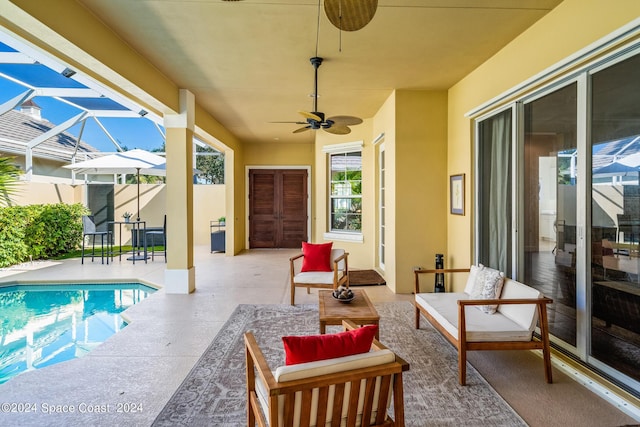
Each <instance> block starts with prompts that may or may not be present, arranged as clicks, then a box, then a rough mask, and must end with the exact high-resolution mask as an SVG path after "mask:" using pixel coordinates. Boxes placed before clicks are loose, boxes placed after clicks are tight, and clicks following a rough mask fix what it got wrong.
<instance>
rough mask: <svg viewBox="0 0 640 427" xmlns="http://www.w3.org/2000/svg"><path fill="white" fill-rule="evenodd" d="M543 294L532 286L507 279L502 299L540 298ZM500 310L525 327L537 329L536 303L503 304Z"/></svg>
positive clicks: (503, 287) (499, 307) (531, 329)
mask: <svg viewBox="0 0 640 427" xmlns="http://www.w3.org/2000/svg"><path fill="white" fill-rule="evenodd" d="M541 296H542V294H541V293H540V292H539V291H537V290H536V289H534V288H532V287H531V286H527V285H525V284H522V283H520V282H517V281H515V280H512V279H505V281H504V285H503V286H502V295H501V296H500V298H501V299H516V298H540V297H541ZM498 311H499V312H500V313H502V314H503V315H505V316H507V317H508V318H510V319H511V320H513V321H514V322H516V323H517V324H519V325H520V326H522V327H523V328H526V329H529V330H530V331H533V330H535V327H536V324H537V323H538V310H537V307H536V305H535V304H501V305H499V306H498Z"/></svg>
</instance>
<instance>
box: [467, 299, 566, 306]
mask: <svg viewBox="0 0 640 427" xmlns="http://www.w3.org/2000/svg"><path fill="white" fill-rule="evenodd" d="M552 303H553V300H552V299H551V298H547V297H542V298H505V299H499V298H496V299H461V300H458V305H459V306H461V307H462V306H465V305H490V304H498V305H500V304H537V305H546V304H552Z"/></svg>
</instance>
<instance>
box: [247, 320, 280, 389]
mask: <svg viewBox="0 0 640 427" xmlns="http://www.w3.org/2000/svg"><path fill="white" fill-rule="evenodd" d="M244 345H245V348H246V349H247V352H248V353H249V355H250V356H251V359H252V360H253V362H254V366H255V367H256V370H257V371H258V375H260V378H262V381H263V382H264V384H266V385H267V386H268V388H269V389H272V388H274V387H275V385H276V384H277V383H276V380H275V378H274V377H273V373H272V372H271V368H269V364H268V363H267V359H265V357H264V354H263V353H262V350H260V347H259V346H258V342H257V341H256V339H255V337H254V336H253V333H252V332H245V333H244Z"/></svg>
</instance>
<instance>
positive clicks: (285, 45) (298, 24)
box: [78, 0, 561, 142]
mask: <svg viewBox="0 0 640 427" xmlns="http://www.w3.org/2000/svg"><path fill="white" fill-rule="evenodd" d="M345 1H348V0H345ZM78 2H79V3H81V4H83V5H85V6H86V7H87V8H88V9H89V10H91V11H92V12H93V13H94V14H95V15H96V16H98V17H99V18H100V19H101V20H102V21H103V22H104V23H105V24H106V25H108V26H109V27H111V28H112V29H113V30H114V31H115V32H116V33H117V34H118V35H119V36H120V37H121V38H122V39H123V40H125V41H126V42H127V43H129V44H130V45H131V46H132V47H133V48H134V49H135V50H137V51H138V52H140V53H141V54H142V55H143V56H145V57H146V58H147V59H148V60H149V61H151V62H152V63H153V64H154V65H155V66H156V67H157V68H158V69H159V70H161V71H162V72H163V73H165V74H166V75H167V76H168V77H169V78H170V79H171V80H173V81H174V82H176V83H177V85H178V86H179V87H181V88H186V89H189V90H190V91H191V92H193V93H194V94H195V97H196V102H197V103H198V104H200V105H201V106H202V107H204V108H205V109H206V110H208V111H209V112H210V113H211V114H212V115H213V116H214V117H215V118H216V119H217V120H218V121H219V122H220V123H221V124H222V125H224V126H225V127H226V128H227V129H228V130H229V131H231V132H232V133H234V134H235V135H236V136H237V137H238V138H240V139H241V140H242V141H246V142H274V141H276V140H277V141H280V142H312V141H313V134H312V131H309V132H304V133H299V134H293V133H292V131H293V130H295V129H297V128H299V127H300V125H296V124H286V123H285V124H282V123H270V122H273V121H298V120H301V119H302V116H300V115H299V114H298V111H312V105H313V104H312V103H313V98H312V97H311V96H310V95H311V94H312V93H313V74H314V71H313V67H312V66H311V64H310V62H309V58H310V57H312V56H316V34H317V22H318V2H317V0H239V1H223V0H135V1H132V0H78ZM559 3H561V0H517V1H516V0H379V1H378V9H377V12H376V14H375V16H374V18H373V20H372V21H371V22H370V23H369V24H368V25H367V26H365V27H364V28H363V29H361V30H359V31H354V32H342V33H341V32H340V31H339V30H338V29H337V28H336V27H334V26H332V25H331V23H330V22H329V20H328V19H327V17H326V15H325V14H324V8H323V7H321V8H320V29H319V43H318V50H317V55H318V56H321V57H323V58H325V61H324V63H323V65H322V66H321V67H320V68H319V71H318V76H319V79H318V80H319V83H318V86H319V88H318V93H319V95H320V97H319V99H318V107H319V110H320V111H322V112H324V113H325V114H326V115H327V117H329V116H335V115H352V116H358V117H361V118H370V117H373V116H374V114H375V113H376V112H377V110H378V109H379V108H380V106H381V105H382V103H383V102H384V100H385V99H386V98H387V97H388V96H389V95H390V94H391V91H392V90H394V89H418V90H441V89H448V88H449V87H451V86H452V85H453V84H455V83H456V82H457V81H459V80H460V79H461V78H462V77H464V76H465V75H466V74H468V73H469V72H470V71H472V70H473V69H474V68H476V67H477V66H479V65H480V64H482V63H483V62H484V61H485V60H487V59H488V58H489V57H491V56H492V55H494V54H495V53H496V52H497V51H499V50H500V49H501V48H502V47H503V46H505V45H506V44H507V43H508V42H509V41H511V40H513V39H514V38H515V37H517V36H518V34H520V33H522V32H523V31H525V30H526V29H527V28H528V27H530V26H531V25H532V24H534V23H535V22H536V21H537V20H539V19H540V18H542V17H543V16H544V15H545V14H546V13H548V12H549V11H550V10H551V9H552V8H553V7H555V6H556V5H558V4H559ZM340 47H341V48H342V50H341V51H340ZM318 132H323V131H318Z"/></svg>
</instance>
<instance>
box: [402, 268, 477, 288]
mask: <svg viewBox="0 0 640 427" xmlns="http://www.w3.org/2000/svg"><path fill="white" fill-rule="evenodd" d="M470 271H471V269H470V268H437V269H433V270H413V274H414V277H415V287H414V292H415V293H416V294H419V293H420V275H421V274H435V273H469V272H470Z"/></svg>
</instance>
